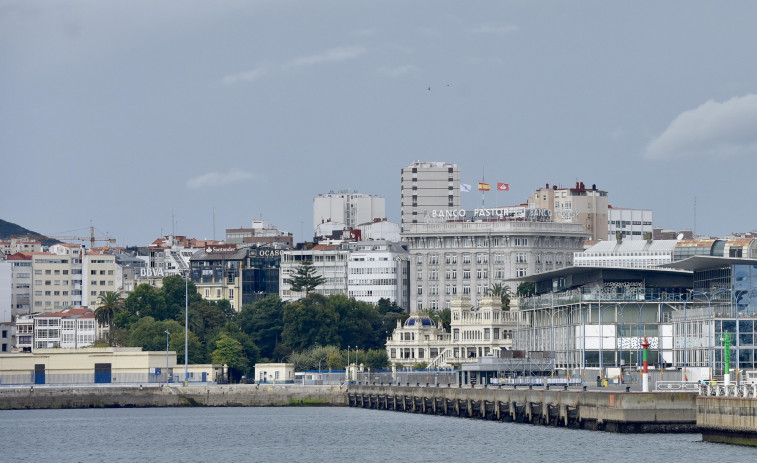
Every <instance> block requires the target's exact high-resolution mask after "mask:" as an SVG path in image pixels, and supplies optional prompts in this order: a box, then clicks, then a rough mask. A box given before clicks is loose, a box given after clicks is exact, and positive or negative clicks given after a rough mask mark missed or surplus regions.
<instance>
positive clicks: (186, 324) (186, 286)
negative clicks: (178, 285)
mask: <svg viewBox="0 0 757 463" xmlns="http://www.w3.org/2000/svg"><path fill="white" fill-rule="evenodd" d="M188 385H189V275H188V274H187V276H186V278H185V279H184V386H188Z"/></svg>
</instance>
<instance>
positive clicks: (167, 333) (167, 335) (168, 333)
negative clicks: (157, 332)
mask: <svg viewBox="0 0 757 463" xmlns="http://www.w3.org/2000/svg"><path fill="white" fill-rule="evenodd" d="M170 334H171V333H170V332H169V331H168V330H166V382H168V338H169V336H170Z"/></svg>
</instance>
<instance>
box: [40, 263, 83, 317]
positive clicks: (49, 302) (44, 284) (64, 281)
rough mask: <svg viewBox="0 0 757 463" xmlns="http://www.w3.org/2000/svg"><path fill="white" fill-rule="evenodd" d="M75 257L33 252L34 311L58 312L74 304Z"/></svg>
mask: <svg viewBox="0 0 757 463" xmlns="http://www.w3.org/2000/svg"><path fill="white" fill-rule="evenodd" d="M73 259H74V257H73V256H71V255H58V254H53V253H51V252H35V253H33V254H32V270H33V275H32V278H33V279H34V283H33V286H32V288H33V291H34V292H33V296H32V301H33V307H32V312H33V313H40V312H58V311H60V310H63V309H65V308H67V307H71V306H74V303H73V302H74V291H75V289H76V286H75V285H74V283H73V280H72V274H71V271H72V268H73V263H72V261H73ZM78 291H81V288H80V289H78Z"/></svg>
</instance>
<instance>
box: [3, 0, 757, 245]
mask: <svg viewBox="0 0 757 463" xmlns="http://www.w3.org/2000/svg"><path fill="white" fill-rule="evenodd" d="M8 5H9V6H8V7H7V8H4V9H3V12H2V14H0V62H2V63H3V69H4V72H3V75H2V81H3V89H4V91H5V93H4V95H5V98H4V102H5V104H4V105H3V107H2V108H0V118H2V120H3V122H4V127H6V132H5V134H6V136H5V137H3V141H2V142H0V148H1V149H2V151H3V153H4V154H5V159H6V166H7V169H6V172H12V173H14V175H7V176H5V177H4V181H3V182H2V186H0V195H1V196H2V197H3V198H6V199H5V208H4V209H3V211H2V213H0V215H2V218H3V219H4V220H8V221H10V222H13V223H17V224H20V225H22V226H24V227H26V228H29V229H32V230H35V231H38V232H40V233H43V234H71V233H69V232H70V231H73V230H83V229H86V228H87V227H89V226H90V225H93V226H95V227H96V228H97V229H98V230H99V231H100V232H101V233H106V234H109V235H111V236H113V237H115V238H117V239H118V243H117V244H118V245H135V244H140V243H145V242H150V241H152V240H153V239H155V237H158V236H164V235H167V234H171V233H173V232H175V233H176V234H180V235H187V236H195V237H198V238H213V237H214V235H215V238H220V237H221V236H222V233H223V232H222V231H223V230H224V229H225V228H233V227H238V226H249V224H250V222H251V220H252V219H253V218H255V219H260V218H262V219H263V220H266V221H268V222H271V223H273V224H276V225H277V226H278V227H279V228H281V229H283V230H287V231H290V232H292V233H293V234H294V236H295V240H296V241H302V240H303V239H305V238H308V237H309V229H310V225H309V224H310V217H311V210H312V200H313V198H314V197H315V196H316V195H318V194H322V193H326V192H328V191H330V190H341V189H347V188H352V189H354V190H357V191H359V192H361V193H366V194H372V195H378V196H381V197H384V198H386V202H387V215H388V219H389V220H391V221H394V222H399V217H400V210H399V205H400V198H399V195H400V191H399V190H400V181H399V179H400V171H401V169H402V168H403V167H404V166H407V165H409V164H410V163H412V162H413V161H415V160H426V161H442V162H449V163H453V164H457V165H458V166H459V168H460V173H461V176H460V180H461V182H463V183H466V184H471V185H475V184H476V183H477V182H478V181H480V180H482V179H484V178H485V180H486V181H487V182H489V183H492V184H496V182H504V183H508V184H509V185H510V190H509V191H506V192H495V191H492V192H490V193H487V195H486V203H487V206H493V205H512V204H518V203H521V202H524V201H525V200H526V198H527V197H528V195H529V194H530V193H531V192H532V191H534V190H535V189H537V188H540V187H543V186H544V185H545V184H547V183H549V184H550V185H552V184H558V185H562V186H570V185H572V184H573V183H574V182H575V181H582V182H585V183H586V184H597V186H598V188H600V189H603V190H606V191H608V192H609V202H610V204H612V205H614V206H618V207H630V208H638V209H651V210H653V211H654V213H655V223H656V224H657V225H659V226H661V227H663V228H677V229H682V228H695V231H696V232H698V233H701V234H704V235H715V236H723V235H727V234H729V233H732V232H742V231H749V230H753V229H755V228H756V224H755V217H757V210H756V209H755V208H756V207H757V206H755V202H754V201H753V198H754V197H755V193H757V176H755V175H754V172H755V167H756V165H755V159H757V156H755V153H756V152H757V131H755V130H754V127H755V126H757V82H755V80H754V76H755V75H757V62H756V61H755V60H754V59H753V57H754V56H755V55H757V42H755V41H754V36H755V33H757V23H755V22H754V21H753V20H752V19H753V18H754V17H755V15H757V4H755V3H754V2H750V1H736V2H730V3H729V5H728V7H727V8H723V7H722V5H718V4H713V3H711V2H704V1H695V2H670V3H665V4H659V3H658V2H635V3H633V4H628V5H621V4H614V3H612V4H607V3H603V2H597V3H594V2H587V3H582V4H578V5H568V4H565V5H563V4H549V5H548V6H546V5H544V4H540V3H528V4H522V3H521V2H497V3H495V4H491V5H482V6H481V7H480V8H471V7H470V5H467V4H459V3H457V2H447V1H443V2H436V1H434V2H429V1H420V2H413V4H412V5H407V4H406V2H396V1H395V2H391V1H390V2H382V3H381V4H372V3H370V2H364V3H355V2H347V1H344V0H336V1H334V2H330V3H329V4H328V5H323V4H311V3H309V2H299V1H294V2H286V3H278V2H272V3H270V2H237V1H230V2H223V3H222V4H218V5H215V4H214V5H209V4H203V3H202V2H199V3H197V4H193V7H192V8H187V7H186V4H185V2H176V1H166V2H161V3H160V5H153V4H149V3H139V2H136V3H135V2H130V3H128V4H120V3H106V4H97V5H94V4H91V3H89V2H84V1H68V2H61V3H60V4H57V6H53V5H50V4H49V3H48V2H41V1H36V0H32V1H23V2H21V1H17V2H13V1H11V2H9V4H8ZM461 196H462V198H461V206H462V207H465V208H472V207H474V206H477V205H479V204H480V200H481V195H480V194H477V193H476V192H475V191H474V192H472V193H463V194H462V195H461ZM695 202H696V212H695ZM695 217H696V218H695ZM214 218H215V220H214ZM214 223H215V227H214V226H213V224H214Z"/></svg>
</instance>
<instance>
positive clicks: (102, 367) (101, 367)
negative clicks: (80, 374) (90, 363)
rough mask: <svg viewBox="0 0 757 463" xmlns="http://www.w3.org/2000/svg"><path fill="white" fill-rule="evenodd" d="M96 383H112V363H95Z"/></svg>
mask: <svg viewBox="0 0 757 463" xmlns="http://www.w3.org/2000/svg"><path fill="white" fill-rule="evenodd" d="M95 383H96V384H110V363H95Z"/></svg>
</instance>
